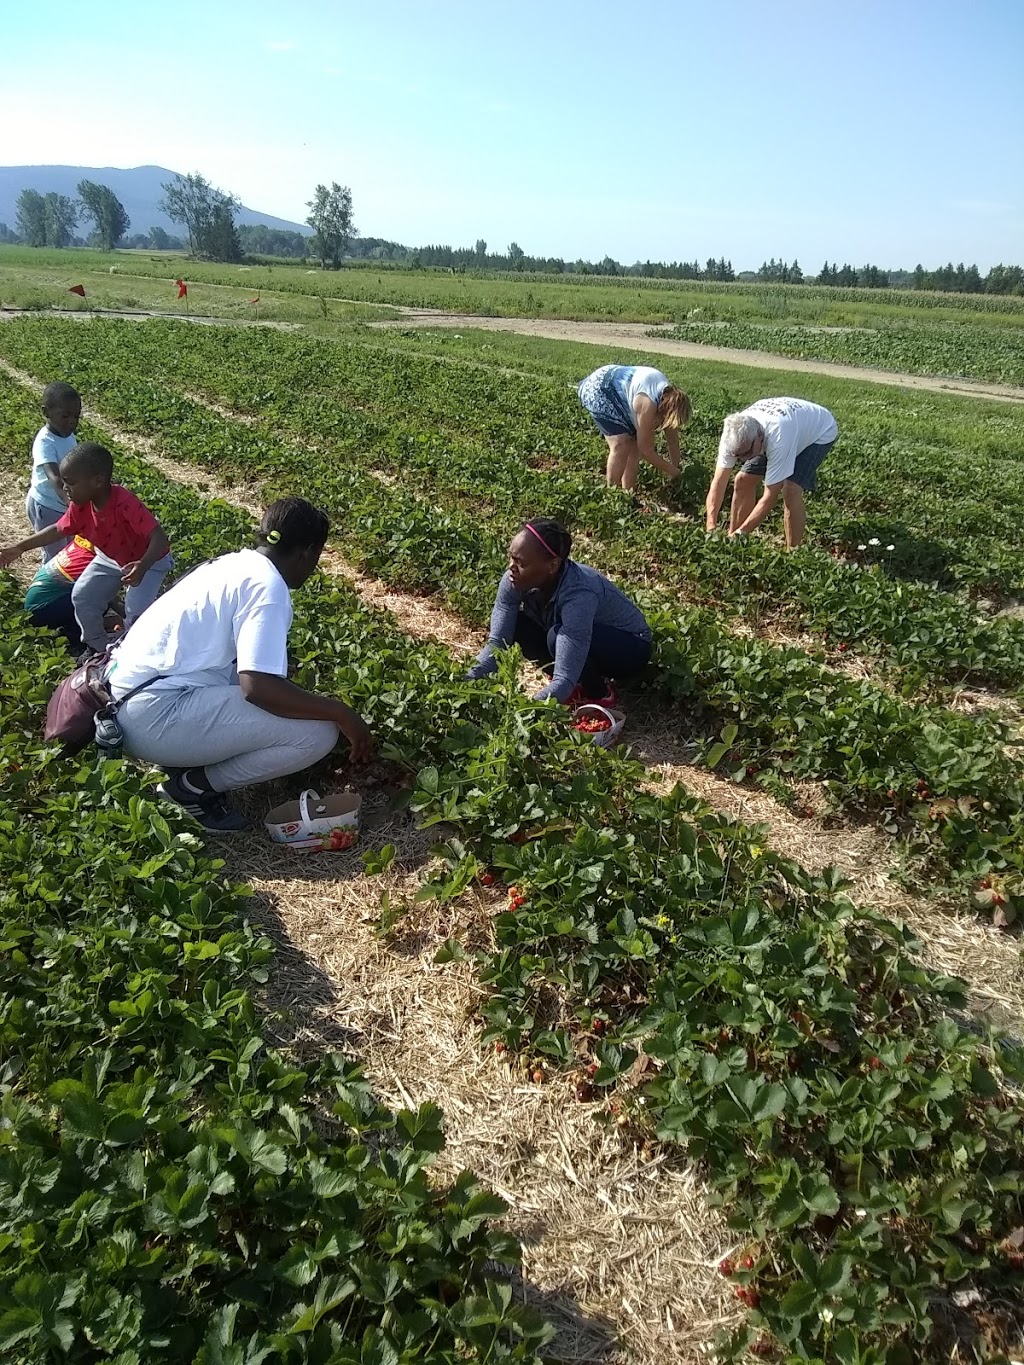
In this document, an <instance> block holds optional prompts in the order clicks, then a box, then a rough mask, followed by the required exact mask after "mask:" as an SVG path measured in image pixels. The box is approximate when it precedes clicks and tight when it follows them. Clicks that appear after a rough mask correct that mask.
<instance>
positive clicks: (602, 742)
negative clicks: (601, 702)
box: [572, 702, 626, 749]
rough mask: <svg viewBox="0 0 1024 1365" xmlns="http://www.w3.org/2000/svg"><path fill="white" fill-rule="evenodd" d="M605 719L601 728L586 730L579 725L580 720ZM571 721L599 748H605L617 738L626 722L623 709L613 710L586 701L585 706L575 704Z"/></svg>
mask: <svg viewBox="0 0 1024 1365" xmlns="http://www.w3.org/2000/svg"><path fill="white" fill-rule="evenodd" d="M582 720H585V721H599V722H600V721H605V722H607V724H606V727H605V728H604V729H602V730H592V731H587V730H585V729H583V728H582V727H581V725H580V721H582ZM572 723H573V725H574V726H575V727H576V728H577V729H578V730H581V732H582V733H583V734H589V735H590V739H591V740H592V742H593V743H594V744H596V745H597V746H598V748H601V749H607V748H609V747H610V746H611V745H612V744H614V743H615V741H616V740H617V739H618V737H619V735H620V734H621V733H622V727H623V726H624V725H625V723H626V715H625V712H624V711H613V710H611V709H610V708H609V707H607V706H598V705H596V704H595V703H592V702H588V703H587V704H586V705H585V706H577V708H576V710H575V711H574V712H573V714H572Z"/></svg>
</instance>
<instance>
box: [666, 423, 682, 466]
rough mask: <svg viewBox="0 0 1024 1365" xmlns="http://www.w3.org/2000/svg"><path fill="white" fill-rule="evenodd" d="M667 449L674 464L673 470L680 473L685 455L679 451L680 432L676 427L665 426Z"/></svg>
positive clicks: (670, 460)
mask: <svg viewBox="0 0 1024 1365" xmlns="http://www.w3.org/2000/svg"><path fill="white" fill-rule="evenodd" d="M665 449H666V450H667V451H668V458H669V463H670V464H671V465H673V466H674V470H673V472H674V473H676V474H678V473H679V466H680V464H681V463H682V458H683V457H682V456H681V455H680V453H679V432H678V431H676V429H675V427H666V428H665Z"/></svg>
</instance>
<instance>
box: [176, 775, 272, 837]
mask: <svg viewBox="0 0 1024 1365" xmlns="http://www.w3.org/2000/svg"><path fill="white" fill-rule="evenodd" d="M183 771H184V769H182V770H181V771H178V772H175V773H174V774H173V775H171V776H170V777H168V779H167V781H166V782H161V783H160V785H159V786H158V787H157V791H158V792H159V793H160V795H161V796H164V797H166V798H167V800H168V801H174V802H175V803H176V804H177V805H179V806H181V807H182V808H183V809H184V810H187V811H188V813H189V815H191V816H192V817H193V818H194V819H196V820H198V821H199V823H200V824H201V825H202V827H203V829H208V830H209V831H210V832H211V833H212V834H240V833H241V832H242V831H243V830H246V829H252V821H251V820H247V819H246V817H245V816H244V815H240V814H239V812H238V811H236V810H232V809H231V808H230V807H229V806H228V805H226V804H225V802H224V799H223V797H222V796H221V794H220V792H199V793H196V792H194V791H192V790H191V789H190V788H189V787H186V786H185V784H184V783H183V782H182V780H181V776H182V772H183Z"/></svg>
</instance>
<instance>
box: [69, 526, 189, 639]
mask: <svg viewBox="0 0 1024 1365" xmlns="http://www.w3.org/2000/svg"><path fill="white" fill-rule="evenodd" d="M173 562H174V561H173V560H172V559H171V556H170V555H169V554H166V555H164V557H163V559H158V560H157V562H156V563H155V564H154V565H153V567H152V568H151V569H150V570H149V572H148V573H147V574H146V576H145V577H144V578H143V580H142V582H141V583H140V584H139V586H138V587H137V588H129V589H128V591H127V592H126V593H125V595H124V611H125V616H124V628H125V630H127V629H128V628H129V626H130V625H131V623H132V622H133V621H136V620H138V618H139V617H140V616H141V615H142V613H143V612H144V611H145V610H146V608H147V607H151V606H152V605H153V603H154V602H155V601H156V599H157V594H158V593H159V591H160V584H161V583H162V582H163V581H164V579H165V578H166V576H167V574H168V573H169V572H170V569H171V566H172V564H173ZM122 573H123V570H122V568H121V566H120V564H116V563H115V562H114V560H112V559H108V557H107V556H106V555H105V554H102V553H101V552H100V551H99V550H97V551H96V556H95V558H94V559H93V561H92V563H91V564H90V565H89V566H88V568H87V569H86V570H85V572H84V573H83V574H82V576H81V577H80V578H79V580H78V582H77V583H76V584H75V586H74V587H73V588H72V589H71V605H72V606H73V607H74V609H75V620H76V621H77V622H78V628H79V630H80V631H81V632H82V639H83V640H84V641H85V643H86V644H87V645H88V646H89V647H90V648H91V649H98V650H100V652H101V653H102V651H103V650H105V649H106V647H107V643H108V642H107V632H106V629H105V627H104V625H103V617H104V615H105V614H106V610H107V608H108V607H109V606H110V604H111V602H112V601H113V600H114V598H115V597H116V596H117V594H118V591H119V590H120V587H121V574H122Z"/></svg>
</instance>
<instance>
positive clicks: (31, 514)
mask: <svg viewBox="0 0 1024 1365" xmlns="http://www.w3.org/2000/svg"><path fill="white" fill-rule="evenodd" d="M66 511H67V508H66V507H65V508H64V509H63V510H61V511H60V512H58V511H57V509H56V508H55V507H47V506H46V505H45V503H41V502H40V501H39V499H38V498H36V497H35V496H34V495H33V494H32V493H31V492H30V493H28V494H27V495H26V497H25V515H26V516H27V517H28V524H29V525H30V526H31V527H32V530H33V531H45V530H46V528H47V527H48V526H52V525H53V524H54V523H55V522H58V521H60V519H61V517H62V516H63V515H64V513H65V512H66ZM67 543H68V542H67V540H66V539H65V540H55V541H54V542H53V544H52V545H44V546H43V548H42V549H41V550H40V551H39V557H40V559H41V560H42V561H43V563H44V564H46V563H47V562H48V561H49V560H51V559H56V557H57V556H58V555H59V554H60V552H61V550H63V548H64V546H65V545H67Z"/></svg>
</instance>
